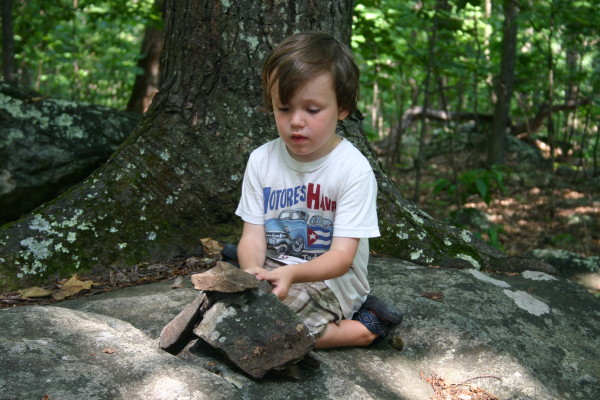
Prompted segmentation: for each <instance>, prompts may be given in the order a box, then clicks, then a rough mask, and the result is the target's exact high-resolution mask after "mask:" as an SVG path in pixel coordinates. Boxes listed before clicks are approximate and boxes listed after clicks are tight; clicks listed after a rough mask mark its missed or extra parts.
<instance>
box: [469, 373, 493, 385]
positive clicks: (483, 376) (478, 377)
mask: <svg viewBox="0 0 600 400" xmlns="http://www.w3.org/2000/svg"><path fill="white" fill-rule="evenodd" d="M481 378H494V379H498V380H499V381H501V382H502V378H499V377H497V376H495V375H479V376H474V377H472V378H469V379H465V380H464V381H462V383H465V382H469V381H472V380H474V379H481ZM459 385H460V383H459Z"/></svg>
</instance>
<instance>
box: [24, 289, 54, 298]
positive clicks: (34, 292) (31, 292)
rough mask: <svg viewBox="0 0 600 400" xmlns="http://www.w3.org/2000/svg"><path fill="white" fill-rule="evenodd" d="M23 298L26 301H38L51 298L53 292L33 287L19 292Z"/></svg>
mask: <svg viewBox="0 0 600 400" xmlns="http://www.w3.org/2000/svg"><path fill="white" fill-rule="evenodd" d="M19 294H20V295H21V297H23V298H26V299H37V298H40V297H49V296H50V295H51V294H52V292H50V291H49V290H46V289H43V288H41V287H39V286H32V287H30V288H27V289H24V290H21V291H19Z"/></svg>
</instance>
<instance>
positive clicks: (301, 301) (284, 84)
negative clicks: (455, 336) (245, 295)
mask: <svg viewBox="0 0 600 400" xmlns="http://www.w3.org/2000/svg"><path fill="white" fill-rule="evenodd" d="M358 75H359V71H358V68H357V66H356V64H355V63H354V60H353V58H352V54H351V53H350V50H349V49H348V48H347V47H346V46H344V45H342V44H341V43H340V42H338V41H337V40H336V39H334V38H333V37H332V36H330V35H328V34H325V33H321V32H305V33H300V34H295V35H292V36H290V37H288V38H286V39H285V40H283V41H282V42H281V43H280V44H279V45H278V46H277V48H276V49H275V50H274V51H273V52H272V53H271V55H270V56H269V57H268V58H267V60H266V62H265V64H264V66H263V72H262V83H263V93H264V102H265V106H266V108H267V109H268V110H269V111H272V112H273V115H274V117H275V123H276V126H277V131H278V133H279V138H278V139H276V140H273V141H271V142H269V143H266V144H265V145H263V146H261V147H259V148H258V149H256V150H255V151H254V152H253V153H252V154H251V156H250V159H249V161H248V165H247V167H246V172H245V175H244V182H243V187H242V197H241V199H240V203H239V205H238V208H237V211H236V214H237V215H239V216H240V217H241V218H242V219H243V220H244V229H243V233H242V238H241V240H240V242H239V245H238V249H237V256H238V260H239V264H240V266H241V268H242V269H244V270H245V271H247V272H249V273H252V274H254V275H256V277H257V278H258V279H261V280H267V281H269V282H270V283H271V284H272V285H273V293H275V294H276V295H277V297H278V298H279V299H281V300H282V301H283V303H284V304H286V305H287V306H289V307H290V308H292V309H293V310H294V311H296V313H297V314H298V315H299V317H300V319H301V320H303V322H304V323H305V324H306V325H307V327H308V328H309V331H310V332H311V334H312V335H314V337H315V338H316V347H317V348H325V347H339V346H366V345H368V344H371V343H372V342H373V341H374V340H375V339H377V338H379V337H383V336H385V335H386V334H387V333H388V332H389V330H390V329H391V328H392V327H393V326H394V325H396V324H399V323H400V322H401V319H402V314H401V313H400V312H398V311H396V310H394V309H393V308H391V307H388V306H386V305H385V304H384V303H383V302H381V301H380V300H378V299H377V298H375V297H373V296H369V297H368V298H367V294H368V293H369V290H370V288H369V283H368V281H367V262H368V253H369V244H368V238H370V237H376V236H379V228H378V224H377V212H376V207H375V200H376V197H377V183H376V181H375V176H374V174H373V171H372V169H371V167H370V165H369V162H368V161H367V159H366V158H365V157H364V156H363V155H362V154H361V153H360V152H359V151H358V150H357V149H356V148H355V147H354V146H353V145H352V144H351V143H350V142H349V141H347V140H346V139H343V138H341V137H340V136H338V135H337V134H336V133H335V130H336V126H337V122H338V121H339V120H343V119H344V118H346V117H347V116H348V115H351V114H352V113H353V112H354V111H355V109H356V102H357V98H358ZM352 318H354V319H352Z"/></svg>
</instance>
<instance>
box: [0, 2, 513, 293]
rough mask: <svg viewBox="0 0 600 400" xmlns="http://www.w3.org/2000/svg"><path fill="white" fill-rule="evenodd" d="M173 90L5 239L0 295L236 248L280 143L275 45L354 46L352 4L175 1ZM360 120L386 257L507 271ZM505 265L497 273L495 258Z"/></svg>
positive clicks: (356, 120)
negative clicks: (97, 164) (305, 38)
mask: <svg viewBox="0 0 600 400" xmlns="http://www.w3.org/2000/svg"><path fill="white" fill-rule="evenodd" d="M165 21H166V24H165V47H164V55H163V59H162V61H163V64H162V65H161V79H160V81H161V88H160V90H159V92H158V94H157V96H156V97H155V99H154V101H153V102H152V105H151V106H150V109H149V110H148V112H147V113H146V115H145V117H144V118H143V119H142V121H141V122H140V124H139V125H138V127H137V128H136V130H135V131H134V132H133V133H132V134H131V136H130V137H129V138H128V139H127V140H126V141H125V143H124V144H123V145H122V146H121V147H120V148H119V149H118V150H117V151H116V152H115V154H113V156H112V157H111V158H110V159H109V161H108V162H107V163H106V164H105V165H104V166H103V167H101V168H100V169H98V170H97V171H95V172H94V173H93V174H92V175H91V176H90V177H89V178H88V179H87V180H86V181H84V182H83V183H82V184H80V185H79V186H77V187H75V188H74V189H72V190H70V191H68V192H67V193H66V194H64V195H63V196H61V197H60V198H59V199H57V200H55V201H54V202H53V203H51V204H48V205H46V206H44V207H41V208H39V209H37V210H35V211H34V212H33V213H32V214H31V215H29V216H27V217H26V218H24V219H22V220H20V221H18V222H16V223H14V224H10V225H7V226H4V227H2V229H1V230H0V246H2V247H1V248H0V262H1V263H2V267H1V268H0V282H2V283H1V287H0V289H2V290H6V289H7V288H9V287H16V286H23V285H25V284H28V283H31V281H32V279H31V278H36V277H42V278H46V279H47V278H48V277H52V276H53V275H54V274H57V273H58V274H60V275H66V274H68V273H72V272H75V271H77V270H78V269H79V271H82V272H85V271H88V270H90V269H91V268H94V267H99V268H106V267H108V266H110V265H134V264H136V263H142V262H151V261H156V260H164V259H168V258H172V257H176V256H188V255H199V254H201V253H202V249H201V245H200V243H199V239H200V238H203V237H208V236H211V237H213V238H215V239H220V240H228V241H235V240H236V238H237V237H238V235H239V233H240V227H241V221H240V220H239V218H237V217H235V216H234V213H233V212H234V210H235V207H236V205H237V202H238V198H239V195H240V185H241V180H242V176H243V171H244V167H245V163H246V160H247V156H248V155H249V153H250V151H251V150H252V149H254V148H255V147H257V146H258V145H260V144H262V143H264V142H266V141H268V140H270V139H272V138H274V137H276V132H275V129H274V124H273V123H272V121H270V118H269V117H268V116H267V115H266V114H264V113H263V112H262V111H261V110H260V106H259V105H260V102H261V88H260V79H259V77H260V69H261V65H262V61H263V59H264V58H265V57H266V55H267V54H268V53H269V52H270V50H271V49H272V48H273V46H274V45H275V44H276V43H278V42H279V41H280V40H281V39H282V38H284V37H285V36H288V35H289V34H291V33H293V32H296V31H301V30H308V29H319V30H324V31H328V32H331V33H332V34H333V35H334V36H336V37H338V38H340V39H341V40H343V41H344V42H346V43H348V42H349V39H350V29H351V24H352V1H336V0H329V1H323V0H319V1H316V0H315V1H307V2H295V1H291V0H288V1H273V0H271V1H260V2H255V1H250V0H247V1H237V2H236V1H231V2H221V1H208V0H207V1H197V0H185V1H184V0H180V1H167V3H166V6H165ZM361 124H362V121H361V120H360V117H359V114H358V113H357V114H355V115H354V116H352V117H351V118H350V119H348V120H347V121H344V122H343V123H342V124H340V133H341V134H342V135H344V136H346V137H347V138H349V139H350V140H351V141H353V142H354V143H355V144H356V146H357V147H358V148H359V149H361V150H362V151H363V152H364V153H365V154H367V156H368V157H369V159H370V161H371V163H372V165H373V167H374V169H375V173H376V176H377V178H378V182H379V215H380V221H381V231H382V234H383V236H382V238H380V239H378V240H374V241H372V248H373V249H374V251H376V252H378V253H380V254H385V255H390V256H397V257H401V258H406V259H409V260H412V261H414V262H417V263H421V264H428V263H429V264H430V263H436V264H444V265H453V264H456V262H455V260H457V259H458V260H461V259H462V261H459V264H461V263H462V264H461V265H463V264H466V265H467V266H472V265H474V266H478V267H489V268H495V269H502V268H506V267H507V264H506V262H505V260H504V259H503V257H504V256H503V254H502V253H500V252H499V251H497V250H495V249H494V248H492V247H490V246H488V245H486V244H484V243H483V242H481V241H479V240H477V239H476V238H475V237H474V236H473V235H471V234H470V233H468V232H465V231H460V230H458V229H456V228H451V227H448V226H446V225H444V224H442V223H440V222H438V221H435V220H433V219H432V218H430V217H429V216H427V215H426V214H424V213H423V212H421V211H420V210H419V209H418V208H417V207H416V206H414V205H413V204H411V203H409V202H407V201H406V200H404V198H403V197H402V196H401V194H400V192H399V190H398V188H397V187H396V186H395V185H394V184H393V183H392V181H391V180H390V179H389V178H388V177H387V176H386V175H385V174H384V173H383V171H382V170H381V168H380V166H379V163H378V161H377V160H376V158H375V157H374V155H373V153H372V151H371V149H370V146H369V145H368V143H367V141H366V139H365V135H364V132H363V130H362V125H361ZM495 260H496V261H498V260H499V261H498V262H496V261H495Z"/></svg>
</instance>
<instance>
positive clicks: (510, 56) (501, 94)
mask: <svg viewBox="0 0 600 400" xmlns="http://www.w3.org/2000/svg"><path fill="white" fill-rule="evenodd" d="M517 16H518V6H517V4H516V2H515V1H513V0H505V1H504V22H503V25H502V54H501V56H500V58H501V61H500V73H499V75H498V81H497V83H496V87H495V89H496V105H495V108H494V122H493V124H492V131H491V134H490V139H489V141H488V146H487V148H488V152H487V154H488V158H487V160H488V164H489V165H494V164H504V162H505V157H506V155H505V153H506V131H507V130H508V125H509V123H508V122H509V119H510V104H511V101H512V93H513V86H514V80H515V59H516V56H517Z"/></svg>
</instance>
